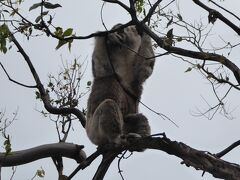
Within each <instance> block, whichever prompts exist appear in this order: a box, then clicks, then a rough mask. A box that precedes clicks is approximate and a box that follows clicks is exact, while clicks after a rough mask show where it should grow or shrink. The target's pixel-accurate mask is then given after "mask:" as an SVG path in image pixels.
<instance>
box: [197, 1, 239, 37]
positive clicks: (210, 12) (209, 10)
mask: <svg viewBox="0 0 240 180" xmlns="http://www.w3.org/2000/svg"><path fill="white" fill-rule="evenodd" d="M193 2H194V3H195V4H197V5H198V6H200V7H202V8H203V9H205V10H206V11H208V12H209V14H213V15H214V17H216V18H218V19H220V20H221V21H222V22H224V23H225V24H226V25H228V26H229V27H231V28H232V29H233V30H234V31H235V32H236V33H237V34H238V35H240V28H239V27H238V26H236V25H235V24H233V23H232V22H231V21H229V20H228V19H227V18H226V17H225V16H223V15H222V14H221V13H220V12H218V11H216V10H214V9H211V8H209V7H208V6H206V5H205V4H203V3H202V2H201V1H199V0H193Z"/></svg>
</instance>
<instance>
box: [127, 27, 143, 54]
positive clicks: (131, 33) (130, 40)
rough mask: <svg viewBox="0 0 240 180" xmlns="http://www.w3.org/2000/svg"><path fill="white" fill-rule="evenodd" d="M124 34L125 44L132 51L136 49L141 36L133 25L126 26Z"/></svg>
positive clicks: (138, 46) (140, 41) (139, 43)
mask: <svg viewBox="0 0 240 180" xmlns="http://www.w3.org/2000/svg"><path fill="white" fill-rule="evenodd" d="M124 33H125V34H126V36H127V37H126V39H127V45H128V46H129V47H130V48H132V49H133V50H134V51H138V49H139V48H140V46H141V43H142V37H141V36H140V35H139V33H138V31H137V29H136V27H135V26H128V27H127V28H125V29H124Z"/></svg>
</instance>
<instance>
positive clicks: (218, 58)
mask: <svg viewBox="0 0 240 180" xmlns="http://www.w3.org/2000/svg"><path fill="white" fill-rule="evenodd" d="M141 25H142V28H143V29H144V31H145V32H146V33H147V34H148V35H149V36H151V37H152V38H153V40H155V42H156V43H157V44H158V45H159V46H160V47H161V48H163V49H165V50H166V51H168V52H169V53H174V54H178V55H181V56H186V57H190V58H194V59H199V60H208V61H215V62H219V63H221V64H223V65H225V66H226V67H227V68H228V69H230V70H231V71H232V72H233V74H234V76H235V78H236V80H237V82H238V83H239V84H240V69H239V68H238V66H237V65H236V64H234V63H233V62H232V61H230V60H229V59H227V58H226V57H225V56H222V55H219V54H215V53H207V52H197V51H192V50H187V49H182V48H179V47H174V46H171V45H168V44H166V42H165V41H164V38H161V37H159V36H158V35H157V34H155V33H154V32H153V31H151V29H149V27H148V26H147V25H145V24H141Z"/></svg>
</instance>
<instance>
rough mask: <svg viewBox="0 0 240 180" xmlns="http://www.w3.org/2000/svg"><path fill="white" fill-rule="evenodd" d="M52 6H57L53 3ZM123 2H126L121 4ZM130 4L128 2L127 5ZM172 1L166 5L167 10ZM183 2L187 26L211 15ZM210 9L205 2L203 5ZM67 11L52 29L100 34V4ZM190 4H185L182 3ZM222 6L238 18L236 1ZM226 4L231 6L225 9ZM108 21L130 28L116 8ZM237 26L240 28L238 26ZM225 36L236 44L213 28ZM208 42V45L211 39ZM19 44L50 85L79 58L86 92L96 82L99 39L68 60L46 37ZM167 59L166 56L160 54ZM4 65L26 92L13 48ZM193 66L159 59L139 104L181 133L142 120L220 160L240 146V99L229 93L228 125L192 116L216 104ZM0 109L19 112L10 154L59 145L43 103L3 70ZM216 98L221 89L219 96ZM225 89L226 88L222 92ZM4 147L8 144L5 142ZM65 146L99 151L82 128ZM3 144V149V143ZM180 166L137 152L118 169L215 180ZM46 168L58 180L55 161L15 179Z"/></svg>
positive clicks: (77, 46) (77, 44)
mask: <svg viewBox="0 0 240 180" xmlns="http://www.w3.org/2000/svg"><path fill="white" fill-rule="evenodd" d="M51 2H52V1H51ZM124 2H125V1H124ZM126 2H127V1H126ZM168 2H169V1H163V3H164V4H167V3H168ZM178 2H180V12H181V14H182V16H183V18H184V19H189V20H191V21H192V22H194V19H196V20H199V19H200V18H203V19H204V21H206V20H207V15H208V14H207V13H206V12H205V11H203V10H201V9H200V8H199V7H198V6H196V5H195V4H193V3H192V1H183V0H182V1H178ZM205 2H207V1H205ZM31 3H32V1H26V2H25V3H24V4H23V7H20V10H21V11H22V13H23V14H25V15H26V16H27V18H29V19H32V20H34V19H35V18H36V16H37V11H33V12H32V14H31V15H29V14H28V9H29V7H30V6H31ZM60 3H61V5H62V6H63V7H62V8H59V9H57V10H56V14H55V19H54V23H55V24H57V25H59V26H62V27H64V28H68V27H72V28H74V30H75V31H76V32H77V34H78V35H87V34H90V33H92V32H95V31H97V30H103V29H104V28H103V26H102V23H101V19H100V9H101V5H102V2H101V1H99V0H88V1H83V0H80V1H73V0H68V1H61V2H60ZM184 3H185V4H184ZM221 3H222V5H224V7H227V8H229V9H230V10H231V11H233V12H234V13H235V14H237V15H238V16H240V12H239V7H240V2H239V1H237V0H233V1H231V3H229V1H225V2H221ZM227 3H228V4H227ZM103 19H104V22H105V24H106V26H107V27H108V28H109V29H110V28H111V27H112V26H113V25H114V24H117V23H119V22H123V23H124V22H127V21H129V16H128V15H127V14H126V13H125V12H124V11H123V10H122V9H121V8H119V7H118V6H116V5H107V6H105V8H104V11H103ZM237 25H239V22H238V24H237ZM217 32H218V33H220V34H222V35H224V37H226V39H227V41H235V42H236V41H238V42H239V37H238V36H237V35H236V34H235V33H234V32H233V31H232V30H231V29H229V28H225V26H224V25H223V24H222V23H221V22H219V21H217V22H216V27H214V28H213V33H212V36H213V37H214V35H216V33H217ZM215 37H216V36H215ZM210 39H211V38H210ZM18 40H19V41H20V42H21V44H22V46H23V47H24V49H25V50H26V52H27V53H28V55H29V56H30V58H31V60H32V63H33V64H34V66H35V68H36V70H37V72H38V73H39V75H40V78H41V79H42V81H43V82H45V83H46V82H47V80H48V78H47V76H48V75H49V73H51V74H57V72H59V70H60V67H61V59H63V60H69V61H71V60H73V59H74V58H78V60H79V61H80V62H83V61H84V60H87V61H85V65H86V68H87V70H86V72H85V76H84V77H83V79H82V89H83V90H84V89H85V87H86V82H87V81H89V80H91V79H92V75H91V53H92V50H93V47H94V40H93V39H89V40H84V41H83V40H81V41H74V43H73V48H72V51H71V53H70V52H69V51H68V50H67V48H65V47H63V48H61V49H60V50H58V51H56V50H55V47H56V44H57V41H56V40H53V39H51V38H46V37H38V38H32V39H30V41H27V40H26V39H25V38H24V37H22V36H18ZM217 42H218V40H217V39H216V38H212V39H211V43H213V44H214V43H215V44H216V43H217ZM158 51H160V52H163V51H162V50H158ZM237 53H239V51H238V52H237V51H233V52H232V55H231V59H232V60H234V62H235V63H236V64H238V65H239V66H240V63H239V62H240V61H239V54H237ZM0 61H1V62H2V63H3V64H4V66H5V68H6V69H7V70H8V72H9V74H10V75H11V76H12V78H14V79H15V80H17V81H20V82H23V83H25V84H28V85H34V81H33V78H32V76H31V73H30V72H29V70H28V67H27V65H26V63H25V62H24V60H23V59H22V57H21V56H20V54H19V53H17V52H16V49H15V48H13V49H12V50H11V51H9V53H8V54H7V55H2V54H1V55H0ZM188 67H189V64H186V63H184V62H182V61H180V60H179V59H176V58H174V57H173V56H165V57H160V58H157V59H156V65H155V68H154V72H153V75H152V76H151V77H150V78H149V79H148V80H147V82H146V83H145V85H144V93H143V96H142V102H143V103H145V104H147V105H148V106H149V107H151V108H152V109H154V110H156V111H158V112H161V113H164V114H165V115H167V116H169V117H170V118H171V119H172V120H173V121H174V122H175V123H177V124H178V125H179V128H177V127H175V126H174V125H173V124H172V123H171V122H169V121H164V120H163V119H161V118H160V117H159V116H157V115H156V114H154V113H152V112H151V111H149V110H148V109H146V108H144V107H142V106H140V111H141V112H142V113H143V114H145V115H146V116H147V117H148V119H149V121H150V125H151V129H152V133H153V134H155V133H161V132H165V133H166V135H167V137H169V138H170V139H171V140H176V141H181V142H184V143H186V144H187V145H189V146H191V147H193V148H196V149H199V150H206V151H209V152H211V153H217V152H219V151H221V150H223V149H224V148H226V147H227V146H228V145H230V144H231V143H233V142H235V141H237V140H239V139H240V136H239V126H240V117H239V113H240V108H239V105H240V102H239V97H240V96H239V92H236V91H232V92H231V93H230V94H229V97H228V101H227V105H226V107H227V108H228V110H229V112H232V114H231V115H232V116H233V117H234V118H233V119H232V120H229V119H226V118H225V117H224V116H223V115H221V114H218V113H217V114H216V115H215V117H214V118H213V119H212V120H208V119H207V118H204V117H195V116H193V113H194V112H197V109H201V110H206V109H207V107H208V106H207V104H206V103H205V102H204V100H203V97H204V98H205V99H207V101H208V103H210V104H211V105H214V104H216V103H217V99H216V97H215V96H214V94H213V92H212V88H211V85H210V84H209V82H208V81H207V80H206V79H204V78H203V77H202V75H201V74H200V73H199V72H197V71H191V72H189V73H184V71H185V70H186V69H187V68H188ZM0 77H1V78H0V84H1V88H2V90H1V92H2V93H1V94H0V102H1V104H0V109H2V110H4V109H5V110H6V115H7V116H8V117H9V118H11V117H12V113H13V112H14V111H16V109H18V115H17V120H16V121H15V122H14V123H13V125H12V126H10V127H9V129H8V131H7V132H8V133H9V134H10V135H11V142H12V149H13V150H14V151H15V150H22V149H26V148H31V147H34V146H38V145H42V144H47V143H55V142H57V141H58V137H57V133H56V130H55V124H54V123H53V122H51V121H50V120H49V119H48V118H44V117H43V116H41V114H40V113H39V112H38V111H37V110H42V108H43V107H42V104H41V102H39V101H38V100H36V99H35V92H34V90H33V89H27V88H24V87H20V86H17V85H16V84H13V83H11V82H10V81H8V79H7V77H6V75H5V74H4V72H3V70H0ZM218 90H219V91H220V90H221V89H218ZM223 90H224V88H223ZM86 100H87V97H84V98H83V99H81V101H80V107H86ZM2 141H3V140H2ZM68 142H74V143H77V144H83V145H84V146H85V152H86V153H87V155H90V154H91V153H93V152H94V151H95V149H96V146H94V145H93V144H91V142H90V141H89V140H88V139H87V137H86V134H85V131H84V129H83V128H82V127H81V125H80V124H78V123H75V124H74V131H73V132H71V133H70V137H69V139H68ZM1 144H2V143H1ZM239 151H240V150H239V149H236V150H234V151H232V152H231V153H229V154H228V155H226V156H225V157H224V159H226V160H228V161H230V162H236V163H238V164H239V163H240V158H239ZM65 161H66V164H65V167H64V168H65V169H64V173H65V174H66V175H68V174H70V173H71V172H72V171H73V169H74V168H75V167H76V166H77V164H76V163H75V162H74V161H72V160H65ZM99 162H100V159H98V160H97V161H95V162H94V163H93V164H92V165H90V166H89V167H88V168H86V169H85V170H84V171H80V172H79V173H78V174H77V175H76V177H75V178H74V179H75V180H77V179H85V180H87V179H91V178H92V177H93V175H94V172H95V171H96V168H97V166H98V164H99ZM180 162H181V160H180V159H178V158H176V157H174V156H170V155H168V154H166V153H164V152H161V151H154V150H147V151H145V152H144V153H134V154H133V155H132V156H131V157H130V158H128V159H126V160H123V161H122V162H121V169H122V171H123V176H124V178H125V179H126V180H135V179H138V180H145V179H151V180H155V179H169V180H172V179H174V180H175V179H189V180H190V179H191V180H212V179H214V178H212V176H211V175H208V173H205V175H204V176H203V177H201V174H202V172H200V171H196V170H195V169H193V168H189V167H186V166H184V165H181V164H180ZM41 167H42V168H43V169H44V170H45V171H46V176H45V178H44V179H45V180H53V179H57V172H56V169H55V166H54V164H53V163H52V160H51V159H46V160H39V161H37V162H34V163H31V164H27V165H24V166H19V167H17V171H16V174H15V178H14V179H16V180H19V179H23V180H25V179H31V178H32V177H33V176H34V174H35V172H36V170H37V169H40V168H41ZM10 176H11V168H3V169H2V179H3V180H7V179H9V178H10ZM105 179H106V180H113V179H114V180H120V179H121V177H120V175H119V174H118V169H117V160H115V162H114V163H113V164H112V166H111V168H110V170H109V171H108V173H107V175H106V178H105Z"/></svg>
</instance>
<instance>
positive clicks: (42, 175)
mask: <svg viewBox="0 0 240 180" xmlns="http://www.w3.org/2000/svg"><path fill="white" fill-rule="evenodd" d="M36 175H37V176H38V177H41V178H43V177H44V176H45V171H44V170H43V169H38V170H37V172H36Z"/></svg>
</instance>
